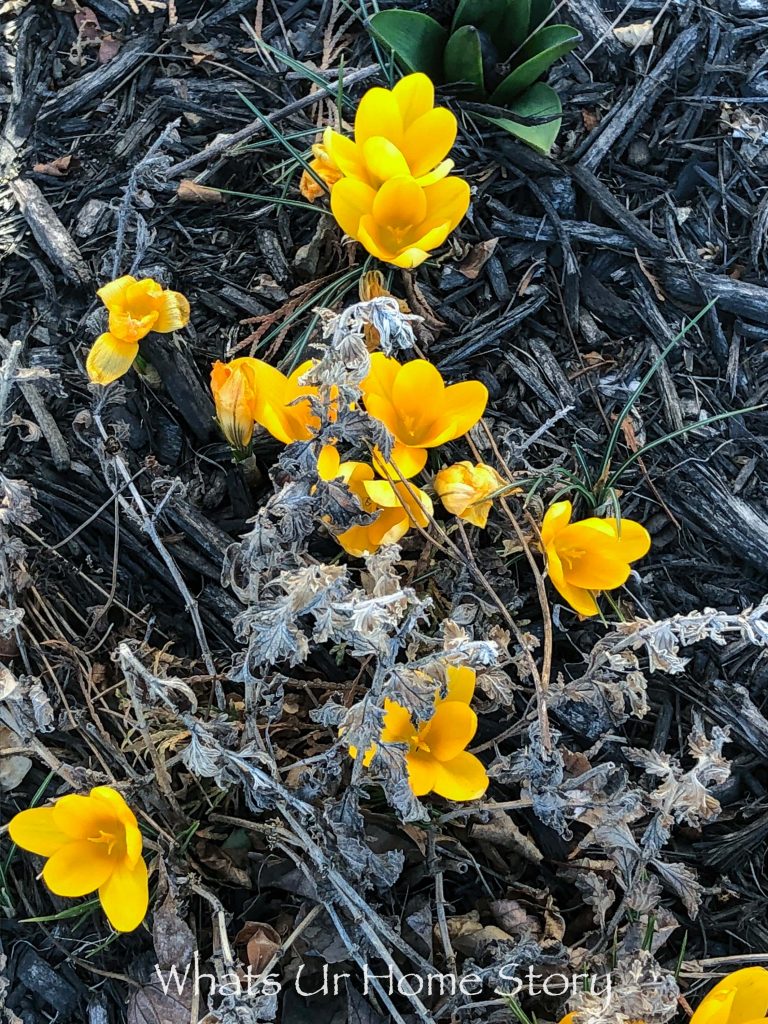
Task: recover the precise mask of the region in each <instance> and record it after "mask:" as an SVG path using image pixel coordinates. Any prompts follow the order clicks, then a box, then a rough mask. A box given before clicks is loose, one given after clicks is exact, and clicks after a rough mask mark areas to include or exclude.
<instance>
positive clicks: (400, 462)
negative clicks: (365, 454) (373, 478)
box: [373, 441, 427, 480]
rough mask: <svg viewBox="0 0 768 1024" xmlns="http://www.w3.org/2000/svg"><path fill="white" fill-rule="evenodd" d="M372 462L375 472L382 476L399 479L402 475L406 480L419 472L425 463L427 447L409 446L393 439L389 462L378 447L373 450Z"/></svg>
mask: <svg viewBox="0 0 768 1024" xmlns="http://www.w3.org/2000/svg"><path fill="white" fill-rule="evenodd" d="M373 462H374V465H375V466H376V471H377V473H379V474H380V475H381V476H383V477H387V478H391V479H392V480H399V479H400V476H404V477H405V479H406V480H410V479H411V477H413V476H416V474H417V473H420V472H421V471H422V469H424V466H425V465H426V464H427V449H426V448H411V447H410V446H409V445H407V444H402V443H401V442H400V441H395V443H394V445H393V447H392V457H391V459H390V461H389V462H387V461H386V459H385V458H384V457H383V455H382V454H381V452H380V451H379V449H378V448H374V450H373ZM398 471H399V473H398Z"/></svg>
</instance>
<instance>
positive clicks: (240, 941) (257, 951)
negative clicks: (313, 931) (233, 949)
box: [235, 921, 283, 974]
mask: <svg viewBox="0 0 768 1024" xmlns="http://www.w3.org/2000/svg"><path fill="white" fill-rule="evenodd" d="M282 944H283V940H282V939H281V938H280V933H279V932H277V931H275V929H274V928H273V927H272V925H271V924H261V923H259V922H258V921H246V922H245V924H244V925H243V927H242V928H241V929H240V931H239V932H238V933H237V935H236V936H235V945H236V946H245V954H246V955H245V956H244V957H243V960H244V962H245V963H247V964H250V967H251V972H252V973H253V974H261V972H262V971H263V970H264V968H265V967H266V966H267V964H268V963H269V961H270V960H271V959H272V957H273V956H274V955H275V953H277V951H278V950H279V949H280V947H281V946H282Z"/></svg>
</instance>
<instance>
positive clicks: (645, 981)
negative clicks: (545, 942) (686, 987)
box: [570, 951, 680, 1024]
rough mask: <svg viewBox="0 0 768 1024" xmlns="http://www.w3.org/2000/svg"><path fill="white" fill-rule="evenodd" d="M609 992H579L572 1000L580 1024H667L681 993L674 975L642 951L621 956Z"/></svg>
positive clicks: (675, 1008) (612, 972)
mask: <svg viewBox="0 0 768 1024" xmlns="http://www.w3.org/2000/svg"><path fill="white" fill-rule="evenodd" d="M610 977H611V987H610V993H608V992H606V991H602V990H600V989H599V990H598V991H595V992H591V991H589V990H586V991H583V992H582V991H580V992H578V993H576V994H575V995H574V998H573V999H572V1000H571V1004H570V1009H571V1010H575V1011H576V1013H577V1018H576V1019H577V1024H629V1022H630V1021H638V1020H641V1021H644V1022H645V1024H666V1022H667V1021H669V1020H671V1019H672V1018H673V1017H674V1016H675V1014H676V1013H677V997H678V995H679V993H680V990H679V988H678V985H677V982H676V981H675V977H674V974H673V973H672V972H671V971H668V970H665V969H664V968H663V967H661V966H660V965H659V964H658V963H657V961H656V960H655V958H654V957H653V955H652V954H651V953H649V952H645V951H640V952H637V953H635V954H634V955H632V956H624V957H621V958H620V959H619V960H618V962H617V964H616V966H615V968H614V970H612V971H611V975H610Z"/></svg>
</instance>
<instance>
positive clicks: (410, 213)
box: [373, 177, 427, 231]
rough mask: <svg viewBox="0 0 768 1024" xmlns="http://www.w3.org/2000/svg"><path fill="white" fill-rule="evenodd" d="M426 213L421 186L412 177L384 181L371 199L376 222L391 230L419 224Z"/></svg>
mask: <svg viewBox="0 0 768 1024" xmlns="http://www.w3.org/2000/svg"><path fill="white" fill-rule="evenodd" d="M426 214H427V199H426V194H425V191H424V189H423V188H419V186H418V185H417V184H416V182H415V181H414V180H413V178H406V177H402V178H391V179H390V180H389V181H385V182H384V184H383V185H382V186H381V188H380V189H379V191H378V192H377V193H376V198H375V199H374V201H373V217H374V220H375V221H376V223H377V224H378V225H379V226H381V227H385V228H387V229H389V230H391V231H402V230H405V229H406V228H409V227H411V226H412V225H415V224H420V223H421V222H422V221H423V220H424V218H425V216H426Z"/></svg>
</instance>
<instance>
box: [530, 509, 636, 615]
mask: <svg viewBox="0 0 768 1024" xmlns="http://www.w3.org/2000/svg"><path fill="white" fill-rule="evenodd" d="M572 512H573V506H572V505H571V503H570V501H558V502H555V504H554V505H551V506H550V507H549V508H548V509H547V512H546V515H545V516H544V521H543V523H542V524H541V544H542V547H543V549H544V553H545V554H546V557H547V572H548V575H549V578H550V579H551V580H552V585H553V586H554V588H555V590H557V592H558V593H559V594H560V596H561V597H563V598H565V600H566V601H567V602H568V604H569V605H570V606H571V607H572V608H573V609H574V611H577V612H578V613H579V615H584V616H589V615H597V613H598V607H597V602H596V601H595V596H594V595H595V593H597V592H599V591H601V590H613V589H614V588H616V587H620V586H622V584H624V583H626V581H627V579H628V577H629V574H630V572H631V567H630V562H635V561H637V559H639V558H644V557H645V555H647V554H648V551H649V550H650V547H651V538H650V535H649V533H648V531H647V530H646V529H645V527H644V526H641V525H640V523H636V522H634V521H633V520H631V519H622V520H621V522H618V521H617V520H615V519H596V518H590V519H582V520H581V521H579V522H576V523H572V522H571V514H572Z"/></svg>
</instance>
